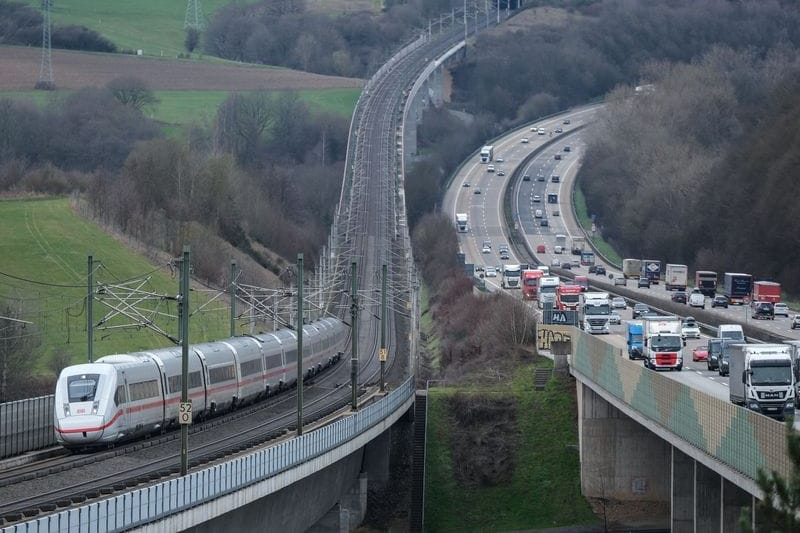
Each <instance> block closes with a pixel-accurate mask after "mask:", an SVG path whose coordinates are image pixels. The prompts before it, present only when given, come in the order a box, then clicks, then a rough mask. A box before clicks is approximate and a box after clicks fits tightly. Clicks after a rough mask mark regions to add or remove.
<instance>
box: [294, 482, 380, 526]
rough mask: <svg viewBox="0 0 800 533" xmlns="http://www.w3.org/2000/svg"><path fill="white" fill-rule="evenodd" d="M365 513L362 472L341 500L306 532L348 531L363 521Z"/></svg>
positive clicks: (365, 483) (365, 491)
mask: <svg viewBox="0 0 800 533" xmlns="http://www.w3.org/2000/svg"><path fill="white" fill-rule="evenodd" d="M366 513H367V475H366V474H364V473H362V474H361V475H359V476H358V479H357V480H356V482H355V483H354V484H353V486H352V487H351V488H350V490H349V491H347V493H346V494H344V495H343V496H342V498H341V500H340V501H339V502H338V503H337V504H336V505H334V506H333V507H332V508H331V510H330V511H328V512H327V514H325V516H323V517H322V518H321V519H320V520H319V521H318V522H317V523H316V524H314V525H313V526H312V527H311V528H309V529H308V530H307V531H306V533H348V532H349V531H352V530H353V529H355V528H357V527H358V525H359V524H361V522H363V521H364V516H365V515H366Z"/></svg>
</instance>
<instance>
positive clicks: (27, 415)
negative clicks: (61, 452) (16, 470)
mask: <svg viewBox="0 0 800 533" xmlns="http://www.w3.org/2000/svg"><path fill="white" fill-rule="evenodd" d="M54 402H55V397H54V396H53V395H52V394H51V395H50V396H39V397H38V398H27V399H25V400H19V401H16V402H7V403H0V459H4V458H6V457H11V456H12V455H18V454H21V453H25V452H29V451H32V450H40V449H42V448H47V447H48V446H53V445H54V444H55V443H56V437H55V433H54V431H53V406H54Z"/></svg>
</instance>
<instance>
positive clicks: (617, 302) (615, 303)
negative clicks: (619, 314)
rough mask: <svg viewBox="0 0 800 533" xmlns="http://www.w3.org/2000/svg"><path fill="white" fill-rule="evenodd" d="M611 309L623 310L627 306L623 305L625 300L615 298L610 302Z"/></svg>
mask: <svg viewBox="0 0 800 533" xmlns="http://www.w3.org/2000/svg"><path fill="white" fill-rule="evenodd" d="M611 307H612V308H614V309H625V307H627V305H626V304H625V298H623V297H622V296H616V297H614V298H613V299H612V300H611Z"/></svg>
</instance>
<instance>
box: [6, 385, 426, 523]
mask: <svg viewBox="0 0 800 533" xmlns="http://www.w3.org/2000/svg"><path fill="white" fill-rule="evenodd" d="M413 394H414V382H413V378H409V379H407V380H406V381H405V382H404V383H403V384H402V385H400V387H398V388H397V389H396V390H394V391H392V392H391V393H389V394H388V395H387V396H385V397H384V398H382V399H381V400H378V401H377V402H375V403H373V404H371V405H369V406H367V407H365V408H364V409H362V410H361V411H359V412H358V413H356V414H354V415H352V416H349V417H347V418H344V419H341V420H339V421H337V422H334V423H333V424H331V425H329V426H325V427H322V428H320V429H317V430H314V431H311V432H309V433H305V434H303V435H301V436H299V437H295V438H293V439H291V440H289V441H286V442H284V443H281V444H278V445H275V446H271V447H269V448H267V449H264V450H260V451H257V452H254V453H251V454H248V455H246V456H244V457H240V458H238V459H234V460H232V461H227V462H225V463H223V464H220V465H217V466H213V467H211V468H206V469H204V470H200V471H198V472H193V473H191V474H189V475H186V476H183V477H178V478H175V479H170V480H168V481H164V482H162V483H158V484H155V485H152V486H149V487H145V488H142V489H138V490H135V491H132V492H127V493H125V494H121V495H119V496H114V497H111V498H106V499H103V500H100V501H97V502H93V503H90V504H87V505H84V506H82V507H78V508H75V509H68V510H64V511H61V512H59V513H55V514H52V515H48V516H45V517H42V518H38V519H35V520H30V521H28V522H23V523H19V524H14V525H11V526H8V527H4V528H3V529H1V530H0V532H2V533H49V532H52V531H71V532H76V533H78V532H92V533H103V532H115V531H125V530H127V529H130V528H133V527H137V526H141V525H144V524H149V523H152V522H156V521H158V520H161V519H164V518H166V517H168V516H170V515H174V514H176V513H180V512H182V511H186V510H187V509H191V508H192V507H196V506H198V505H201V504H203V503H206V502H209V501H211V500H214V499H216V498H219V497H221V496H225V495H226V494H231V493H233V492H236V491H239V490H242V489H244V488H245V487H248V486H251V485H254V484H256V483H259V482H262V481H264V480H266V479H269V478H271V477H274V476H276V475H278V474H280V473H282V472H285V471H287V470H290V469H292V468H295V467H297V466H299V465H301V464H303V463H306V462H308V461H310V460H312V459H314V458H316V457H320V456H322V455H324V454H326V453H328V452H330V451H332V450H334V449H336V448H337V447H339V446H342V445H344V444H345V443H347V442H348V441H351V440H352V439H354V438H356V437H357V436H359V435H361V434H363V433H364V432H366V431H368V430H369V429H370V428H372V427H373V426H375V424H377V423H378V422H380V421H382V420H384V419H385V418H387V417H388V416H389V415H390V414H392V413H395V412H396V411H397V410H398V409H399V408H400V407H401V406H402V405H403V404H404V403H406V402H408V401H409V400H410V399H411V398H412V397H413Z"/></svg>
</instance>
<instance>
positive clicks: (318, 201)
mask: <svg viewBox="0 0 800 533" xmlns="http://www.w3.org/2000/svg"><path fill="white" fill-rule="evenodd" d="M152 101H153V96H152V93H151V92H149V91H148V90H147V89H146V87H144V84H143V83H142V82H141V81H139V80H136V79H131V78H123V79H118V80H114V81H112V82H111V83H109V86H108V87H105V88H86V89H81V90H79V91H75V92H74V93H71V94H69V95H67V96H66V97H64V98H59V99H54V100H53V101H52V102H51V103H50V104H48V105H47V106H45V107H44V108H42V109H39V108H37V107H36V106H34V105H33V104H30V103H26V102H21V101H15V100H11V99H0V191H4V192H9V193H12V194H19V193H25V192H27V193H31V192H32V193H39V194H68V193H79V194H81V195H82V197H83V198H84V199H85V203H84V204H85V205H86V206H87V207H88V208H89V209H90V211H91V216H93V217H95V218H96V219H98V220H99V221H101V222H103V223H105V224H108V225H111V226H113V227H114V228H115V229H117V230H119V231H122V232H124V233H126V234H128V235H129V236H131V237H134V238H136V239H139V240H140V241H141V242H143V243H145V244H149V245H152V246H154V247H156V248H159V249H163V250H164V251H166V252H169V253H172V254H177V253H179V252H180V250H181V247H182V245H183V244H184V243H191V244H192V245H193V248H194V249H195V250H196V251H197V252H198V253H197V255H196V257H201V256H202V257H215V258H217V259H216V263H219V264H212V263H213V262H212V261H209V264H208V266H207V267H206V268H197V269H196V273H197V274H198V275H199V276H201V277H205V279H207V280H208V281H209V282H219V281H221V280H222V279H224V277H225V275H226V274H225V269H226V267H225V264H226V263H227V262H226V261H221V260H219V258H220V257H226V256H227V257H229V256H230V255H229V254H226V253H221V252H222V251H223V250H227V249H228V247H229V246H232V247H234V248H238V249H240V250H241V251H242V252H244V253H246V254H247V255H248V256H250V257H251V258H252V259H253V260H255V261H256V262H257V263H259V264H260V265H261V266H263V267H265V268H267V269H269V270H272V271H273V272H274V273H279V272H280V270H281V269H282V267H283V265H282V261H281V260H276V259H275V258H274V257H273V256H272V254H270V253H268V252H267V251H266V250H265V248H266V249H270V250H272V251H273V252H275V253H277V254H278V255H279V256H283V257H293V256H294V255H295V254H296V253H297V252H299V251H300V252H304V253H305V254H306V257H309V258H311V260H310V261H309V264H310V265H311V266H313V264H314V260H313V258H315V257H317V256H318V252H319V250H320V248H321V246H322V244H323V243H324V242H325V239H326V238H327V233H328V227H329V226H330V224H331V223H332V217H333V211H334V209H335V205H336V200H337V199H338V196H339V188H340V187H341V176H342V173H343V164H344V157H345V151H346V147H347V136H348V121H347V120H345V119H343V118H341V117H337V116H332V115H328V114H325V113H314V112H312V111H311V110H310V109H309V108H308V107H307V106H306V104H305V103H304V102H303V101H301V100H300V99H299V98H298V97H297V95H295V94H292V93H282V94H279V95H274V94H268V93H264V92H254V93H247V94H244V93H242V94H239V93H235V94H232V95H231V96H229V98H228V99H227V100H226V101H225V102H223V104H222V105H220V107H219V109H218V112H217V114H216V117H215V119H214V121H213V123H211V124H208V125H205V126H204V125H195V126H194V127H193V128H192V130H191V132H190V134H189V138H188V139H187V140H186V141H181V140H177V139H171V138H165V137H164V136H163V134H162V133H161V130H160V129H159V126H158V124H156V123H155V122H154V121H152V120H150V119H148V118H147V117H146V116H145V115H144V113H143V109H146V106H147V105H148V103H151V102H152ZM190 236H192V238H191V239H190V238H189V237H190ZM192 241H196V242H192ZM209 247H213V249H208V250H206V249H205V248H209ZM204 252H206V253H204ZM212 252H217V253H212Z"/></svg>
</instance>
